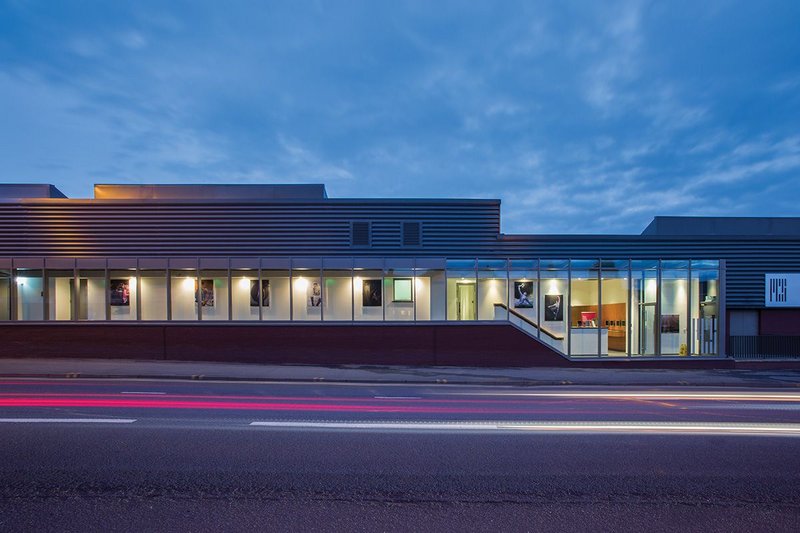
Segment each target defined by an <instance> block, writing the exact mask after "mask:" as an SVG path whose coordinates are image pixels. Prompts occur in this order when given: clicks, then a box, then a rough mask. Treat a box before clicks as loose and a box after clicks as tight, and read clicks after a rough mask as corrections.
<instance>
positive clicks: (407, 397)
mask: <svg viewBox="0 0 800 533" xmlns="http://www.w3.org/2000/svg"><path fill="white" fill-rule="evenodd" d="M373 398H375V399H376V400H421V399H422V396H373Z"/></svg>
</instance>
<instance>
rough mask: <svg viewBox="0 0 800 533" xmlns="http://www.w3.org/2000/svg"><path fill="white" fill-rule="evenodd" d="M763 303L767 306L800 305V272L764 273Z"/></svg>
mask: <svg viewBox="0 0 800 533" xmlns="http://www.w3.org/2000/svg"><path fill="white" fill-rule="evenodd" d="M764 305H766V306H767V307H800V273H797V274H766V280H765V283H764Z"/></svg>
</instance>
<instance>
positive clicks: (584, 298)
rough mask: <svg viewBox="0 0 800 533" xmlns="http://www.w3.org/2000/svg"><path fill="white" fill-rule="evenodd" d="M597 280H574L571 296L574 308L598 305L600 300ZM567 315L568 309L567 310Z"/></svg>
mask: <svg viewBox="0 0 800 533" xmlns="http://www.w3.org/2000/svg"><path fill="white" fill-rule="evenodd" d="M597 296H598V287H597V280H596V279H593V280H581V279H573V280H572V294H571V295H570V298H571V301H570V304H571V305H572V306H575V307H577V306H579V305H597V302H598V299H597ZM565 314H566V308H565Z"/></svg>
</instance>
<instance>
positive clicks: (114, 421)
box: [0, 418, 136, 424]
mask: <svg viewBox="0 0 800 533" xmlns="http://www.w3.org/2000/svg"><path fill="white" fill-rule="evenodd" d="M134 422H136V419H134V418H0V424H133V423H134Z"/></svg>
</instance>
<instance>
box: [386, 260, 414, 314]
mask: <svg viewBox="0 0 800 533" xmlns="http://www.w3.org/2000/svg"><path fill="white" fill-rule="evenodd" d="M416 293H417V288H416V287H415V286H414V271H413V270H412V269H410V268H407V269H406V268H387V269H386V273H385V274H384V279H383V294H384V316H385V317H386V320H390V321H403V322H405V321H411V320H414V300H415V297H416Z"/></svg>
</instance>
